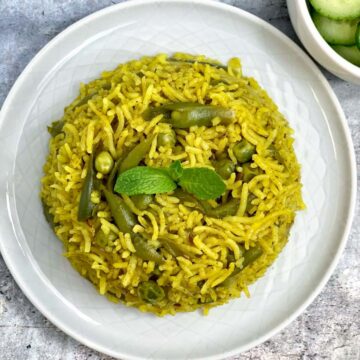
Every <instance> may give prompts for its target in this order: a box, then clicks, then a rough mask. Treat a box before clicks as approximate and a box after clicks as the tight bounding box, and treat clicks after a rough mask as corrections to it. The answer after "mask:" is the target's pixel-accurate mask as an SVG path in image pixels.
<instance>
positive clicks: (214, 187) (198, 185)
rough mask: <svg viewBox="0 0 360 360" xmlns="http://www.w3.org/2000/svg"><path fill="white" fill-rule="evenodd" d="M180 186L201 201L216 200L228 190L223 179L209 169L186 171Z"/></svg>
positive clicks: (190, 169) (181, 178)
mask: <svg viewBox="0 0 360 360" xmlns="http://www.w3.org/2000/svg"><path fill="white" fill-rule="evenodd" d="M179 185H180V186H181V187H182V188H183V189H184V190H186V191H187V192H189V193H191V194H194V195H195V196H196V197H197V198H198V199H200V200H210V199H216V198H218V197H219V196H220V195H222V194H223V193H224V192H225V190H226V186H225V183H224V182H223V181H222V179H221V177H220V176H219V175H218V174H217V173H216V172H215V171H214V170H211V169H208V168H188V169H184V170H183V174H182V176H181V177H180V180H179Z"/></svg>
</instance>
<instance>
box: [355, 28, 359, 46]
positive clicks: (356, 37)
mask: <svg viewBox="0 0 360 360" xmlns="http://www.w3.org/2000/svg"><path fill="white" fill-rule="evenodd" d="M355 42H356V46H357V47H358V49H359V50H360V22H359V23H358V26H357V30H356V34H355Z"/></svg>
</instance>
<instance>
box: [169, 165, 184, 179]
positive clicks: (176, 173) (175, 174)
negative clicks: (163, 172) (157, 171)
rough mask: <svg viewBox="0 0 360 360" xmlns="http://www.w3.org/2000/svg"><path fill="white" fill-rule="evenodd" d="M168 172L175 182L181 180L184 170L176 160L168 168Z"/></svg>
mask: <svg viewBox="0 0 360 360" xmlns="http://www.w3.org/2000/svg"><path fill="white" fill-rule="evenodd" d="M167 172H168V174H169V175H170V177H171V178H172V179H173V180H174V181H178V180H179V179H180V178H181V176H182V174H183V172H184V169H183V168H182V166H181V162H180V161H179V160H176V161H174V162H173V163H172V164H171V165H170V166H169V167H168V169H167Z"/></svg>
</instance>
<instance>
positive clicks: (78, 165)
mask: <svg viewBox="0 0 360 360" xmlns="http://www.w3.org/2000/svg"><path fill="white" fill-rule="evenodd" d="M175 58H178V59H192V60H199V61H200V62H195V63H184V62H174V61H169V58H168V56H167V55H164V54H159V55H157V56H154V57H144V58H142V59H140V60H134V61H130V62H128V63H125V64H121V65H119V66H118V67H117V68H116V69H115V70H113V71H105V72H103V73H102V75H101V78H100V79H97V80H94V81H92V82H90V83H89V84H81V86H80V94H79V96H78V98H77V99H75V101H74V102H73V103H71V104H70V105H69V106H68V107H67V108H65V112H64V117H63V120H65V126H64V127H63V133H61V134H59V135H57V136H55V137H54V138H52V139H51V140H50V152H49V155H48V158H47V161H46V164H45V166H44V173H45V174H44V177H43V178H42V187H41V197H42V199H43V201H44V202H45V203H46V204H47V205H48V206H49V208H50V213H51V214H52V215H53V216H54V221H55V223H56V227H55V232H56V235H57V236H58V237H59V238H60V239H61V240H62V242H63V243H64V247H65V256H66V257H67V258H68V259H69V261H70V262H71V264H72V265H73V267H74V268H75V269H76V270H77V271H78V272H79V273H80V274H81V275H82V276H84V277H85V278H87V279H89V280H90V281H91V282H92V283H93V284H94V285H95V286H96V287H97V289H98V291H99V293H100V294H102V295H106V296H107V297H108V298H109V300H111V301H115V302H116V301H118V300H121V301H122V302H123V303H125V304H126V305H128V306H134V307H137V308H139V309H140V310H141V311H149V312H153V313H155V314H157V315H160V316H161V315H165V314H175V313H177V312H179V311H193V310H195V309H197V308H202V309H203V310H204V312H205V313H207V311H208V310H209V308H211V307H213V306H217V305H220V304H224V303H226V302H227V301H229V300H230V299H232V298H236V297H239V296H240V294H241V293H242V292H244V294H245V295H246V296H249V290H248V286H249V285H250V284H251V283H253V282H254V281H256V280H257V279H258V278H259V277H261V276H262V275H263V274H264V273H265V271H266V269H267V268H268V267H269V266H270V265H271V264H272V262H273V261H274V260H275V258H276V257H277V256H278V254H279V252H280V251H281V250H282V248H283V247H284V245H285V244H286V242H287V239H288V235H289V230H290V227H291V225H292V223H293V221H294V217H295V211H296V210H299V209H302V208H303V207H304V204H303V202H302V198H301V184H300V167H299V164H298V162H297V159H296V156H295V153H294V150H293V138H292V133H293V131H292V130H291V129H290V128H289V126H288V123H287V121H286V119H285V118H284V117H283V116H282V115H281V114H280V113H279V111H278V109H277V106H276V105H275V104H274V103H273V101H272V100H271V99H270V98H269V97H268V95H267V94H266V92H265V91H264V90H263V89H261V88H260V87H259V85H258V84H257V82H256V81H255V80H254V79H252V78H247V77H244V76H242V73H241V67H240V63H239V60H238V59H232V60H230V61H229V63H228V68H227V71H226V70H223V69H219V68H216V67H214V66H210V65H208V64H205V63H203V62H204V61H205V60H207V59H206V58H204V57H202V56H198V57H192V56H190V55H185V54H176V55H175ZM229 76H230V77H232V78H234V77H236V78H237V81H236V82H235V83H231V84H229V83H227V82H226V78H227V77H229ZM223 79H225V80H224V81H223ZM89 95H90V96H89ZM91 95H92V96H91ZM86 97H87V98H86ZM84 98H85V100H86V99H88V101H83V104H82V105H80V106H77V104H78V103H79V101H80V100H81V99H84ZM177 101H183V102H199V103H201V104H204V103H211V104H212V105H221V106H224V107H227V108H231V109H233V110H234V111H235V114H236V119H235V121H234V122H233V123H232V124H230V125H223V124H221V123H220V124H219V123H217V121H216V119H214V123H213V124H214V126H212V127H196V126H194V127H192V128H190V129H186V130H184V129H182V130H180V129H179V130H177V131H176V134H177V144H178V146H177V147H176V148H170V147H166V148H164V147H158V146H157V138H156V136H155V137H154V140H153V144H152V147H151V149H150V151H149V153H148V154H147V156H146V158H145V160H144V163H145V164H146V165H148V166H153V167H164V166H168V165H170V163H171V162H172V161H175V160H180V161H181V162H182V165H183V166H184V167H193V166H198V167H210V168H212V162H211V160H212V159H213V157H214V154H219V153H221V152H224V151H227V152H228V156H229V157H230V158H231V159H233V158H234V154H233V153H232V146H233V145H234V144H235V143H236V142H238V141H240V140H241V139H243V138H245V139H246V140H247V141H249V142H250V143H252V144H253V145H256V153H257V154H256V155H254V156H253V162H254V165H253V166H255V167H259V168H261V169H262V170H263V174H262V175H258V176H256V177H255V178H253V179H252V180H251V181H250V182H249V183H242V181H241V180H240V179H238V178H237V176H236V174H235V173H234V174H232V175H231V176H230V178H229V179H228V180H226V186H227V192H228V194H231V195H232V197H234V198H239V199H240V200H239V204H240V205H239V209H238V211H237V214H236V215H235V216H231V217H225V218H223V219H214V218H210V217H207V216H205V215H203V214H202V213H200V212H199V211H197V210H196V209H195V208H194V204H192V203H181V202H180V201H179V199H177V198H176V197H175V196H173V195H172V194H171V193H170V194H158V195H156V196H155V201H154V203H153V204H152V205H151V206H150V207H149V208H147V209H146V211H141V210H139V209H137V208H136V207H135V205H134V204H133V203H132V201H131V198H129V197H125V196H124V200H125V202H126V203H127V204H128V205H129V206H130V208H131V209H132V210H133V212H134V213H135V214H136V215H137V217H138V225H136V226H135V227H134V229H133V231H134V232H135V233H141V234H143V236H144V237H145V238H146V239H148V242H149V243H150V244H151V246H154V247H155V248H158V250H159V251H160V253H161V254H162V255H163V257H164V259H165V262H164V263H163V264H162V265H160V266H159V267H158V266H157V265H155V263H154V262H152V261H144V260H142V259H140V258H138V257H137V256H136V251H135V249H134V246H133V244H132V239H131V236H130V234H123V233H122V232H121V231H119V229H118V228H117V227H116V225H115V224H114V222H113V220H112V218H111V213H110V211H109V208H108V205H107V204H106V202H105V201H104V200H103V199H101V196H100V194H99V193H93V194H92V197H91V199H92V201H93V202H94V203H95V204H97V213H96V216H94V217H93V218H91V219H90V220H88V221H87V222H79V221H78V220H77V210H78V203H79V197H80V192H81V189H82V185H83V181H84V178H85V176H86V167H85V164H86V162H87V160H88V158H89V154H91V153H92V151H93V149H94V148H96V146H98V145H99V144H102V147H103V148H104V149H106V150H108V151H109V153H110V154H111V155H112V156H113V157H114V158H115V159H117V158H119V157H120V156H121V155H122V154H123V152H124V151H126V149H129V148H131V147H133V146H134V145H136V144H137V143H139V142H141V141H142V140H143V139H144V137H145V136H146V137H147V136H149V135H151V134H154V135H156V134H158V133H160V132H164V131H169V130H170V125H168V124H166V123H162V122H161V115H160V116H157V117H155V118H154V119H152V120H151V121H145V120H144V119H143V117H142V115H141V114H142V112H143V111H144V110H145V109H146V108H147V107H148V106H149V105H151V106H157V105H162V104H165V103H167V102H177ZM274 151H275V152H274ZM274 154H275V155H274ZM234 160H236V159H235V158H234ZM237 170H238V171H241V165H239V166H238V167H237ZM97 177H98V178H101V174H98V175H97ZM250 195H251V198H250V199H251V203H250V210H249V213H247V212H246V211H245V210H246V206H247V202H248V197H249V196H250ZM224 201H226V198H224ZM209 203H210V204H212V205H213V206H216V202H214V201H209ZM100 227H101V229H102V230H103V231H104V232H105V233H109V232H110V231H112V232H114V233H115V234H116V239H115V240H114V241H111V242H110V243H108V244H107V245H106V247H105V248H104V247H101V246H100V245H98V244H97V243H96V242H95V241H94V235H95V231H96V230H97V229H99V228H100ZM159 236H160V237H163V238H164V237H165V238H168V239H169V240H171V241H173V242H174V243H176V244H178V245H179V246H183V247H184V249H186V250H187V253H191V254H193V256H192V257H187V256H178V257H177V258H175V257H173V256H172V255H171V254H169V253H168V252H167V251H166V250H165V249H164V248H162V247H161V242H160V241H159ZM238 244H242V245H243V246H245V248H246V249H249V248H251V247H252V246H254V245H260V246H261V247H262V249H263V254H262V255H261V257H260V258H258V259H257V260H256V261H255V262H254V263H252V264H251V265H249V266H248V267H246V268H244V269H243V270H242V271H241V272H240V273H239V274H238V275H237V276H236V277H234V281H232V282H231V283H230V285H228V286H224V287H222V286H221V283H222V282H224V281H225V280H226V279H227V278H229V276H231V274H232V272H233V271H234V269H235V268H241V267H242V261H243V258H242V255H241V252H240V251H239V247H238ZM230 252H231V253H233V254H234V258H235V261H234V262H231V263H228V254H229V253H230ZM154 271H156V274H157V283H158V285H160V286H163V287H164V288H165V289H166V293H167V297H166V299H165V300H163V301H162V302H160V303H159V304H157V305H152V304H149V303H146V302H144V301H142V300H141V299H140V297H139V296H138V292H137V288H138V285H139V283H140V282H142V281H146V280H149V279H150V277H151V276H152V275H153V274H154V273H153V272H154Z"/></svg>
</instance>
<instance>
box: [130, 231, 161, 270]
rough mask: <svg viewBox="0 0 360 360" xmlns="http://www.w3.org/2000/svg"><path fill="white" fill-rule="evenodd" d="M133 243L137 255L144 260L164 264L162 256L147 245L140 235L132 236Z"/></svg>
mask: <svg viewBox="0 0 360 360" xmlns="http://www.w3.org/2000/svg"><path fill="white" fill-rule="evenodd" d="M132 242H133V245H134V248H135V250H136V253H135V255H136V256H138V257H139V258H141V259H143V260H148V261H153V262H154V263H155V264H162V263H163V262H164V259H163V258H162V256H161V255H160V254H159V253H158V252H157V251H156V250H155V249H154V248H153V247H152V246H150V245H149V244H148V243H147V240H146V239H145V238H143V237H142V236H141V235H139V234H134V233H133V234H132Z"/></svg>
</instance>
